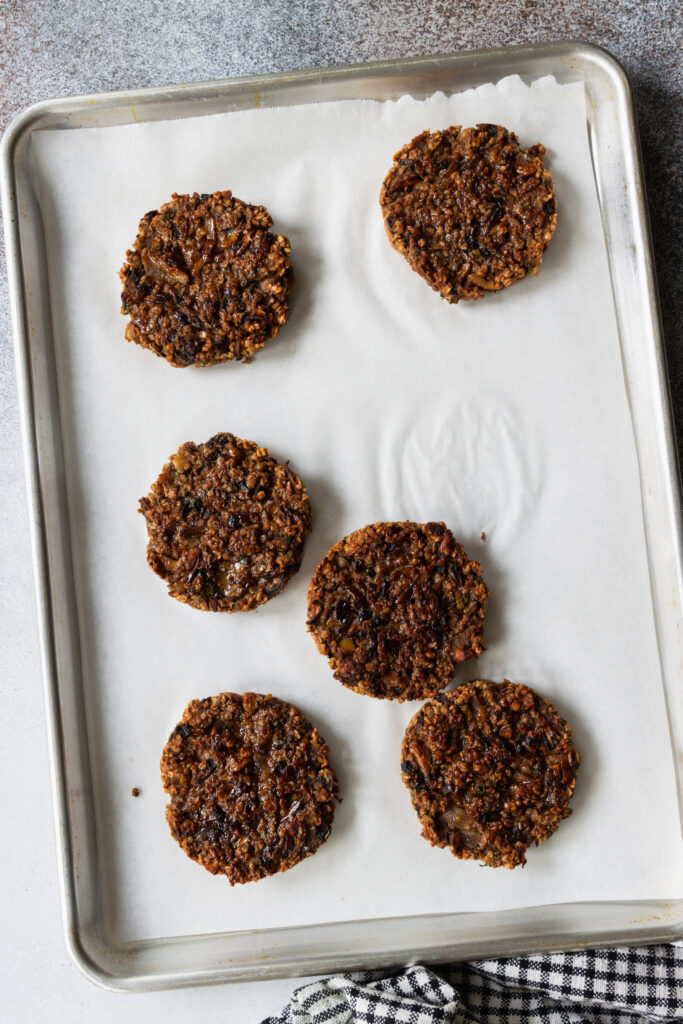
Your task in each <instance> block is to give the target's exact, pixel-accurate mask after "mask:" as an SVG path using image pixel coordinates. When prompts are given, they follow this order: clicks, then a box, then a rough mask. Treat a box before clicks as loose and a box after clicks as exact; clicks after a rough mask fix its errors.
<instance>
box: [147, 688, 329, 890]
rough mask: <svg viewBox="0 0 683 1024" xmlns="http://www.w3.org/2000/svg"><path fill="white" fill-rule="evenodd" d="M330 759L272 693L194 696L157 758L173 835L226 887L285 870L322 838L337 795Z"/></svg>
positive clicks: (313, 732) (307, 725) (314, 736)
mask: <svg viewBox="0 0 683 1024" xmlns="http://www.w3.org/2000/svg"><path fill="white" fill-rule="evenodd" d="M329 761H330V752H329V750H328V747H327V744H326V743H325V742H324V740H323V739H322V737H321V736H320V734H319V732H318V731H317V729H314V728H313V726H312V725H311V723H310V722H309V720H308V719H307V718H305V717H304V715H302V714H301V712H300V711H297V709H296V708H295V707H292V705H291V704H287V703H285V701H282V700H278V698H277V697H272V696H270V695H267V696H264V695H263V694H258V693H245V694H238V693H219V694H218V695H217V696H215V697H207V698H206V699H205V700H193V701H191V702H190V703H189V704H188V706H187V707H186V709H185V711H184V713H183V717H182V720H181V721H180V722H179V724H178V725H177V726H176V728H175V729H174V730H173V732H172V733H171V735H170V737H169V740H168V743H167V744H166V746H165V747H164V752H163V755H162V758H161V779H162V782H163V785H164V789H165V790H166V792H167V793H168V795H169V796H170V798H171V799H170V803H169V804H168V806H167V808H166V820H167V821H168V824H169V826H170V829H171V833H172V835H173V838H174V839H176V840H177V841H178V842H179V843H180V845H181V847H182V848H183V850H184V851H185V853H186V854H187V855H188V857H191V858H192V860H196V861H198V863H199V864H201V865H202V866H203V867H205V868H206V870H207V871H210V872H211V874H212V875H219V874H220V875H225V876H226V877H227V879H228V881H229V882H230V884H231V885H235V884H236V883H239V882H253V881H257V880H258V879H259V878H265V877H266V876H267V875H274V874H276V873H277V872H278V871H286V870H287V869H288V868H291V867H293V866H294V865H295V864H298V863H299V861H300V860H303V858H304V857H310V856H311V854H313V853H315V851H316V850H317V849H318V847H319V846H321V845H322V843H324V842H325V840H326V839H327V837H328V836H329V834H330V830H331V828H332V821H333V819H334V811H335V801H339V799H340V798H339V788H338V785H337V779H336V776H335V774H334V772H333V770H332V768H331V767H330V763H329Z"/></svg>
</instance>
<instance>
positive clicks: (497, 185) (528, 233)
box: [379, 124, 557, 302]
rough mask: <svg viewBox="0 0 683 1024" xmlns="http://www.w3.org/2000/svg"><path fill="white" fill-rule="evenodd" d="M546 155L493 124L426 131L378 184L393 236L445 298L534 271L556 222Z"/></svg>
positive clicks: (476, 293)
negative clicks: (522, 144)
mask: <svg viewBox="0 0 683 1024" xmlns="http://www.w3.org/2000/svg"><path fill="white" fill-rule="evenodd" d="M544 154H545V148H544V147H543V146H541V145H536V146H531V147H530V148H529V149H520V148H519V143H518V140H517V136H516V135H515V134H514V132H510V131H508V130H507V129H506V128H502V127H501V126H500V125H495V124H479V125H477V127H476V128H461V127H460V126H459V125H454V126H453V127H451V128H447V129H446V130H445V131H434V132H429V131H426V132H422V134H421V135H418V136H416V138H414V139H413V140H412V142H409V143H408V145H406V146H404V147H403V149H401V150H399V151H398V153H396V155H395V157H394V164H393V166H392V167H391V169H390V171H389V173H388V175H387V177H386V179H385V181H384V184H383V185H382V189H381V191H380V200H379V201H380V206H381V208H382V215H383V217H384V225H385V228H386V231H387V235H388V236H389V241H390V242H391V244H392V245H393V247H394V248H395V249H396V250H397V251H398V252H400V253H402V255H403V256H405V258H406V259H407V261H408V263H409V264H410V266H411V267H412V268H413V270H415V271H417V273H418V274H420V276H421V277H423V278H424V279H425V281H427V282H428V284H429V285H430V286H431V287H432V288H433V289H434V290H435V291H437V292H440V293H441V295H442V296H443V298H445V299H447V300H448V301H449V302H458V300H459V299H479V298H481V297H482V296H483V295H485V294H486V292H487V291H498V290H499V289H501V288H505V287H506V286H507V285H510V284H513V283H514V282H515V281H519V280H521V279H522V278H523V277H525V276H526V275H527V274H529V273H531V274H537V273H538V267H539V264H540V262H541V260H542V258H543V253H544V252H545V250H546V248H547V247H548V243H549V242H550V239H551V238H552V235H553V232H554V230H555V224H556V222H557V203H556V200H555V193H554V190H553V181H552V178H551V177H550V174H549V172H548V171H547V170H546V169H545V167H544V166H543V156H544Z"/></svg>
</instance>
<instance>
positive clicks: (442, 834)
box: [401, 679, 580, 868]
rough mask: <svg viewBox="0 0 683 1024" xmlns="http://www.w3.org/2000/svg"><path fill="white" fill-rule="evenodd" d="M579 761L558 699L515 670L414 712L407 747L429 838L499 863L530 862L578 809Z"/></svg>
mask: <svg viewBox="0 0 683 1024" xmlns="http://www.w3.org/2000/svg"><path fill="white" fill-rule="evenodd" d="M579 763H580V758H579V754H578V751H577V750H576V749H575V747H574V745H573V741H572V730H571V729H570V727H569V726H568V725H567V723H566V722H565V721H564V719H563V718H560V716H559V715H558V713H557V708H555V707H554V705H552V704H551V703H550V702H549V701H548V700H546V699H545V697H541V696H539V694H537V693H535V692H534V691H533V690H532V689H531V688H530V687H529V686H525V685H524V684H522V683H511V682H510V681H509V680H508V679H504V680H503V682H502V683H488V682H485V681H484V680H481V679H478V680H475V681H474V682H472V683H467V684H465V685H464V686H459V687H458V688H457V689H455V690H449V691H448V692H447V693H441V694H439V695H438V696H437V697H435V698H434V699H433V700H430V701H429V702H428V703H427V704H425V706H424V707H423V708H422V709H421V710H420V711H418V713H417V714H416V715H415V717H414V718H413V719H412V721H411V722H410V724H409V726H408V728H407V730H406V733H405V737H404V740H403V747H402V750H401V771H402V775H403V781H404V782H405V784H406V786H407V787H408V789H409V790H410V796H411V798H412V801H413V807H414V808H415V810H416V811H417V816H418V818H419V820H420V824H421V825H422V835H423V836H424V837H425V839H428V840H429V842H430V843H431V844H432V846H441V847H450V850H451V852H452V853H453V854H454V855H455V856H456V857H460V858H461V859H462V860H478V861H482V862H483V863H484V864H488V865H489V866H490V867H506V868H514V867H516V866H517V865H518V864H525V863H526V855H525V853H526V850H527V848H528V847H529V846H530V845H531V844H532V843H533V844H535V845H536V846H538V844H539V843H542V842H544V840H546V839H547V838H548V837H549V836H551V835H552V834H553V832H554V831H555V829H556V828H557V827H558V825H559V824H560V822H561V821H562V820H563V819H564V818H567V817H568V816H569V815H570V814H571V810H570V808H569V807H568V806H567V804H568V803H569V800H570V798H571V796H572V794H573V792H574V785H575V781H576V771H577V769H578V767H579Z"/></svg>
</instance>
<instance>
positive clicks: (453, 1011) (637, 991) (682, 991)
mask: <svg viewBox="0 0 683 1024" xmlns="http://www.w3.org/2000/svg"><path fill="white" fill-rule="evenodd" d="M437 972H438V973H437ZM644 1021H658V1022H660V1024H664V1022H667V1024H669V1022H672V1024H673V1022H674V1021H679V1022H680V1021H683V946H681V945H674V946H648V947H644V948H641V949H609V950H595V951H593V952H587V953H571V954H563V953H557V954H553V955H551V956H538V957H532V956H525V957H512V958H511V959H507V960H479V961H477V962H475V963H472V964H453V965H442V966H441V967H437V968H436V969H435V971H431V970H428V969H427V968H426V967H411V968H410V969H409V970H406V971H404V972H403V973H402V974H397V975H390V976H387V975H383V974H381V973H379V972H374V973H370V972H365V973H362V974H343V975H338V976H337V977H334V978H328V979H326V980H324V981H316V982H314V983H313V984H310V985H304V986H303V987H302V988H299V989H297V990H296V991H295V992H294V995H293V996H292V999H291V1001H290V1003H289V1005H288V1006H286V1007H285V1009H284V1010H283V1011H282V1013H281V1014H280V1015H279V1016H277V1017H269V1018H268V1019H267V1020H265V1021H263V1022H262V1024H584V1022H586V1024H588V1022H590V1024H592V1022H596V1024H643V1022H644Z"/></svg>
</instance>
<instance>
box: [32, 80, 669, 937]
mask: <svg viewBox="0 0 683 1024" xmlns="http://www.w3.org/2000/svg"><path fill="white" fill-rule="evenodd" d="M485 120H491V121H500V122H502V123H504V124H506V125H508V126H509V127H511V128H513V129H514V130H516V131H517V132H518V133H519V135H520V139H521V141H522V144H523V145H529V144H532V143H534V142H536V141H539V140H542V141H543V142H544V144H545V145H546V146H547V147H548V150H549V158H548V159H549V166H550V168H551V170H552V173H553V177H554V179H555V183H556V189H557V193H558V199H559V211H560V212H559V220H558V228H557V232H556V235H555V238H554V239H553V242H552V243H551V246H550V249H549V250H548V253H547V256H546V259H545V260H544V264H543V267H542V269H541V272H540V274H539V277H538V279H536V280H534V279H529V280H527V281H525V282H522V283H521V284H519V285H516V286H515V287H513V288H512V289H510V290H509V291H506V292H504V293H501V294H498V295H495V296H489V297H487V298H486V300H484V301H483V302H479V303H473V304H465V303H462V304H460V305H459V306H458V307H450V306H448V305H447V304H446V303H444V302H442V301H441V300H440V299H439V297H438V296H437V295H436V294H435V293H432V292H431V291H430V290H429V289H428V288H427V286H426V285H425V284H424V283H423V282H422V281H421V280H420V279H419V278H418V277H417V276H416V275H414V274H413V273H412V272H411V271H410V269H409V268H408V266H407V264H405V262H404V261H403V260H402V259H401V257H399V256H398V255H397V254H396V253H394V251H393V250H392V249H391V248H390V246H389V245H388V243H387V241H386V238H385V236H384V230H383V226H382V222H381V217H380V215H379V210H378V207H377V194H378V190H379V184H380V182H381V179H382V177H383V175H384V174H385V173H386V171H387V169H388V167H389V165H390V162H391V156H392V154H393V152H394V151H395V150H396V149H397V148H398V147H399V146H400V145H402V144H403V143H404V142H406V141H407V140H409V139H410V138H411V137H412V136H413V135H414V134H416V133H417V132H418V131H420V130H422V129H423V128H425V127H441V126H444V125H447V124H451V123H464V124H469V123H476V122H477V121H485ZM32 145H33V147H34V157H35V162H36V168H37V173H38V178H39V184H40V192H41V206H42V210H43V215H44V219H45V224H46V235H47V245H48V256H49V271H50V286H51V295H52V302H53V318H54V331H55V343H56V347H57V363H58V376H59V388H60V401H61V407H62V416H63V426H64V431H65V449H66V458H67V463H68V470H69V473H68V478H69V479H68V484H69V505H70V515H71V525H72V530H73V533H74V536H75V537H77V538H78V539H79V544H78V545H77V548H76V552H75V555H76V576H77V581H76V582H77V590H78V602H79V619H80V626H81V635H82V638H83V659H84V672H85V681H86V691H87V702H88V715H89V726H90V742H91V750H92V753H93V755H94V756H93V764H94V772H95V785H96V803H97V819H98V820H97V825H98V840H99V848H100V855H101V866H102V877H103V879H104V881H105V892H104V900H105V911H106V916H107V918H108V920H109V921H110V927H111V928H112V929H113V931H114V933H115V937H116V938H117V939H125V938H143V937H146V936H158V935H173V934H191V933H198V932H212V931H225V930H233V929H239V928H247V927H248V928H254V927H258V928H267V927H275V926H278V925H291V924H304V923H309V922H318V921H334V920H350V919H363V918H369V917H377V916H394V915H399V914H403V915H406V914H418V913H419V914H422V913H430V912H450V911H458V910H460V911H463V910H486V909H503V908H511V907H518V906H528V905H537V904H543V903H551V902H563V901H566V902H568V901H572V900H592V899H600V900H627V899H628V900H633V899H639V898H647V899H657V898H670V897H671V896H672V895H673V894H675V893H679V892H681V890H682V888H683V886H682V885H681V881H682V879H681V859H680V835H679V834H678V829H677V827H676V819H677V809H676V804H675V791H674V783H673V773H672V771H671V767H672V765H671V753H670V743H669V737H668V729H667V722H666V716H665V709H664V703H663V697H662V689H661V678H660V670H659V664H658V658H657V650H656V643H655V636H654V627H653V621H652V609H651V602H650V591H649V582H648V577H647V568H646V561H645V547H644V540H643V527H642V520H641V513H640V495H639V484H638V475H637V467H636V461H635V452H634V445H633V438H632V430H631V424H630V420H629V414H628V407H627V401H626V394H625V389H624V384H623V375H622V369H621V362H620V354H619V347H618V340H617V334H616V325H615V320H614V313H613V309H612V300H611V290H610V283H609V277H608V272H607V264H606V259H605V252H604V241H603V237H602V231H601V225H600V213H599V208H598V204H597V199H596V194H595V186H594V182H593V175H592V168H591V163H590V155H589V151H588V142H587V137H586V120H585V107H584V97H583V88H582V86H581V85H571V86H561V87H560V86H555V85H553V84H551V83H548V82H545V83H541V84H537V85H536V87H535V88H533V89H531V90H529V89H527V87H526V86H524V85H522V84H521V82H519V80H508V81H507V82H505V83H503V84H502V85H500V86H498V87H497V88H496V87H493V86H486V87H483V88H482V89H479V90H476V92H470V93H466V94H461V95H459V96H455V97H450V98H446V97H444V96H436V97H433V98H432V99H431V100H428V101H426V102H424V103H419V102H417V101H414V100H411V99H409V98H407V97H404V98H403V99H401V100H400V101H398V102H396V103H385V104H378V103H369V102H344V103H335V104H324V105H322V104H321V105H318V106H314V107H305V108H287V109H284V110H261V111H249V112H240V113H232V114H227V115H220V116H216V117H211V118H202V119H193V120H187V121H182V122H179V121H175V122H167V123H156V124H148V125H135V126H130V127H120V128H114V129H98V130H87V131H78V132H75V131H72V132H68V133H64V132H42V133H38V134H36V135H34V137H33V140H32ZM224 187H231V188H232V189H233V190H234V192H235V194H236V195H238V196H240V197H241V198H244V199H246V200H247V201H251V202H263V203H265V204H266V205H267V206H268V208H269V209H270V211H271V212H272V214H273V216H274V217H275V226H276V230H279V231H282V232H284V233H285V234H287V235H288V236H289V237H290V240H291V242H292V252H293V260H294V264H295V272H296V288H295V294H294V304H293V312H292V316H291V318H290V321H289V323H288V324H287V325H286V327H285V328H284V329H283V331H282V332H281V334H280V335H279V336H278V339H276V341H275V342H273V343H271V344H270V346H269V347H268V348H267V349H266V350H264V352H262V353H261V354H260V355H259V356H258V357H257V359H256V361H255V362H254V363H253V364H252V365H251V366H224V367H216V368H211V369H205V370H185V371H179V370H175V369H173V368H171V367H169V366H167V365H166V364H165V363H163V362H162V361H161V360H158V359H155V358H153V357H152V356H151V354H150V353H146V352H143V351H142V350H138V349H136V348H134V347H133V346H130V345H127V344H126V343H125V342H124V341H123V328H124V324H125V321H124V319H123V318H122V317H120V316H119V314H118V308H119V292H120V287H119V284H118V278H117V275H116V272H117V270H118V267H119V266H120V264H121V262H122V258H123V254H124V252H125V249H126V248H127V247H128V246H129V245H130V243H131V241H132V239H133V238H134V236H135V231H136V228H137V222H138V220H139V218H140V216H141V215H142V213H144V212H145V210H147V209H150V208H154V207H157V206H158V205H160V203H161V202H163V201H165V200H166V199H167V198H168V196H169V195H170V193H171V192H172V191H173V190H176V191H179V192H182V191H193V190H195V189H196V190H197V191H209V192H210V191H213V190H214V189H216V188H224ZM94 225H96V229H94V227H93V226H94ZM226 429H227V430H232V431H233V432H235V433H237V434H239V435H241V436H244V437H248V438H250V439H252V440H255V441H258V442H259V443H260V444H264V445H266V446H268V447H269V448H271V450H272V451H273V453H274V454H275V455H276V456H278V457H279V458H281V459H286V458H289V459H290V460H291V461H292V465H293V466H294V468H295V469H296V470H297V471H298V472H300V473H301V475H302V476H303V478H304V480H305V482H306V484H307V486H308V487H309V491H310V493H311V497H312V501H313V504H314V512H315V528H314V532H313V535H312V536H311V538H310V539H309V542H308V545H307V549H306V555H305V559H304V563H303V566H302V570H301V572H300V574H299V575H298V577H296V578H295V579H294V581H293V582H292V583H291V584H290V585H289V586H288V588H287V589H286V591H285V592H284V593H283V594H282V595H280V596H279V597H278V598H277V599H276V600H274V601H272V602H270V603H269V604H268V605H266V606H265V607H263V608H262V609H260V610H259V611H257V612H253V613H249V614H248V615H244V616H215V615H207V614H203V613H200V612H196V611H194V610H192V609H189V608H186V607H183V606H181V605H179V604H177V603H176V602H173V601H172V600H170V599H169V598H168V597H167V596H166V595H165V587H164V585H163V584H162V583H161V581H159V580H157V579H156V577H154V576H153V574H152V573H151V572H150V571H149V569H148V568H147V566H146V564H145V561H144V545H145V532H144V523H143V522H142V518H141V517H137V516H136V515H135V508H136V504H137V499H138V498H139V497H140V496H141V495H142V494H144V493H145V492H146V491H147V489H148V487H149V484H150V483H151V482H152V480H153V479H154V478H155V476H156V474H157V472H158V470H159V469H160V467H161V465H162V464H163V462H164V461H165V459H166V458H167V456H168V455H169V454H170V453H171V452H172V451H174V450H175V448H176V447H177V445H178V444H179V443H181V442H182V441H184V440H188V439H193V440H197V441H201V440H206V439H207V438H208V437H209V436H210V435H211V434H212V433H214V432H216V431H217V430H226ZM383 518H387V519H390V518H391V519H402V518H412V519H417V520H426V519H443V520H444V521H446V522H447V523H448V524H449V525H450V526H451V527H452V528H453V530H454V532H455V533H456V536H458V537H459V539H461V540H462V541H463V542H464V543H465V545H466V547H467V550H468V552H470V553H471V554H472V555H474V556H475V557H477V558H479V559H480V560H481V561H482V563H483V566H484V573H485V578H486V579H487V582H488V583H489V585H490V587H491V589H492V592H493V593H492V598H491V603H490V612H489V616H488V620H487V631H486V636H485V639H486V642H487V645H488V651H487V652H486V654H484V655H483V656H482V657H481V658H480V659H479V661H478V662H477V663H469V665H465V666H463V667H462V669H461V670H460V671H459V673H458V675H457V677H456V681H464V680H466V679H470V678H473V677H474V676H479V675H480V676H485V677H487V678H493V679H499V678H501V677H502V676H503V675H507V676H508V677H510V678H513V679H518V680H523V681H527V682H529V683H531V684H532V685H533V686H535V687H537V688H538V689H540V690H542V691H543V692H544V693H545V694H546V695H547V696H549V697H550V698H551V699H553V700H555V701H556V702H557V703H558V705H559V708H560V711H561V712H562V713H563V714H565V715H566V717H567V718H569V720H570V721H571V722H572V724H573V726H574V729H575V734H576V740H577V745H578V746H579V749H580V750H581V753H582V756H583V765H582V768H581V771H580V774H579V781H578V785H577V793H576V797H575V799H574V801H573V804H574V808H575V813H574V815H573V817H572V818H570V819H569V820H568V821H567V822H565V823H563V825H562V827H561V828H560V830H559V832H558V833H557V834H556V835H555V836H554V837H553V838H552V840H551V841H550V842H548V843H546V844H544V845H543V846H541V847H540V848H539V849H538V850H534V851H531V853H530V856H529V864H528V866H527V868H525V869H524V870H523V871H521V870H517V871H515V872H506V871H492V870H490V869H484V870H482V869H480V868H479V866H478V865H476V864H474V863H461V862H458V861H455V860H454V859H453V858H452V857H451V855H450V854H449V853H448V852H446V851H437V850H433V849H431V848H430V847H429V846H428V845H427V844H426V843H425V842H424V840H422V839H421V838H420V836H419V828H418V827H417V821H416V818H415V817H414V813H413V811H412V808H411V806H410V800H409V796H408V793H407V790H405V788H404V787H403V785H402V783H401V780H400V774H399V768H398V760H399V750H400V739H401V736H402V733H403V729H404V727H405V725H406V724H407V721H408V720H409V718H410V717H411V715H412V714H413V713H414V712H415V711H416V710H417V707H418V706H419V704H415V703H412V704H409V705H404V706H403V707H398V706H394V705H389V704H387V703H385V702H376V701H371V700H369V699H367V698H362V697H359V696H357V695H356V694H353V693H350V692H348V691H346V690H344V689H343V688H342V687H341V686H340V685H339V684H338V683H336V682H335V680H334V679H333V678H332V676H331V673H330V672H329V669H328V668H327V664H326V662H325V661H324V659H322V658H321V657H320V656H319V655H318V653H317V651H316V650H315V647H314V645H313V642H312V640H311V639H310V638H309V637H308V635H307V634H306V631H305V625H304V622H305V602H306V587H307V583H308V579H309V578H310V575H311V572H312V570H313V568H314V566H315V564H317V561H318V560H319V558H320V557H321V556H322V555H323V554H324V553H325V551H326V550H327V548H328V547H329V546H330V545H331V544H332V543H333V542H334V541H335V540H336V539H338V538H339V537H340V536H342V535H343V534H345V533H347V532H349V531H350V530H352V529H355V528H357V527H358V526H361V525H364V524H365V523H367V522H371V521H375V520H378V519H383ZM482 531H485V533H486V537H487V539H486V541H485V542H482V541H481V540H480V539H479V538H480V534H481V532H482ZM221 689H236V690H247V689H256V690H261V691H272V692H274V693H276V694H277V695H278V696H280V697H282V698H284V699H289V700H292V701H293V702H294V703H296V704H298V705H299V706H300V707H301V708H302V710H304V711H305V712H306V713H307V714H308V715H309V716H310V717H311V718H312V719H313V720H314V722H316V724H317V725H318V726H319V728H320V729H321V731H322V733H323V735H325V737H326V738H327V740H328V742H329V743H330V746H331V748H332V754H333V761H334V764H335V766H336V768H337V771H338V774H339V776H340V781H341V784H342V791H343V794H344V796H345V801H344V803H343V804H342V806H341V808H340V810H339V812H338V818H337V822H336V825H335V829H334V831H333V834H332V837H331V838H330V840H329V841H328V843H327V844H325V846H324V847H323V848H322V849H321V850H320V852H319V853H317V854H316V856H315V857H314V858H311V859H309V860H307V861H306V862H305V863H304V864H302V865H299V866H298V867H297V868H295V869H293V870H292V871H290V872H287V873H286V874H284V875H281V876H277V877H275V878H272V879H268V880H265V881H263V882H260V883H258V885H249V886H244V887H237V888H235V889H232V890H231V889H230V888H229V887H228V886H227V885H226V884H225V882H224V881H223V880H222V879H215V878H212V877H211V876H209V875H208V874H207V873H206V872H204V871H203V870H202V869H201V868H199V867H198V866H197V865H194V864H193V863H192V862H190V861H189V860H187V859H186V858H185V857H184V856H183V855H182V853H180V852H179V850H178V849H177V847H176V844H175V843H174V842H173V840H172V839H171V838H170V836H169V834H168V831H167V827H166V825H165V822H164V816H163V808H164V804H165V799H164V796H163V793H162V791H161V786H160V782H159V780H158V759H159V755H160V752H161V748H162V746H163V743H164V741H165V739H166V737H167V735H168V733H169V732H170V730H171V728H172V727H173V725H174V724H175V722H176V721H177V720H178V719H179V717H180V714H181V712H182V709H183V707H184V706H185V703H186V702H187V701H188V700H189V699H190V698H192V697H196V696H206V695H208V694H209V693H214V692H218V691H219V690H221ZM134 785H137V786H139V787H140V788H141V789H142V796H141V797H140V798H139V799H138V800H133V799H132V798H131V797H130V788H131V786H134ZM653 792H656V793H657V797H658V798H657V800H656V801H655V800H652V799H651V794H652V793H653Z"/></svg>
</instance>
